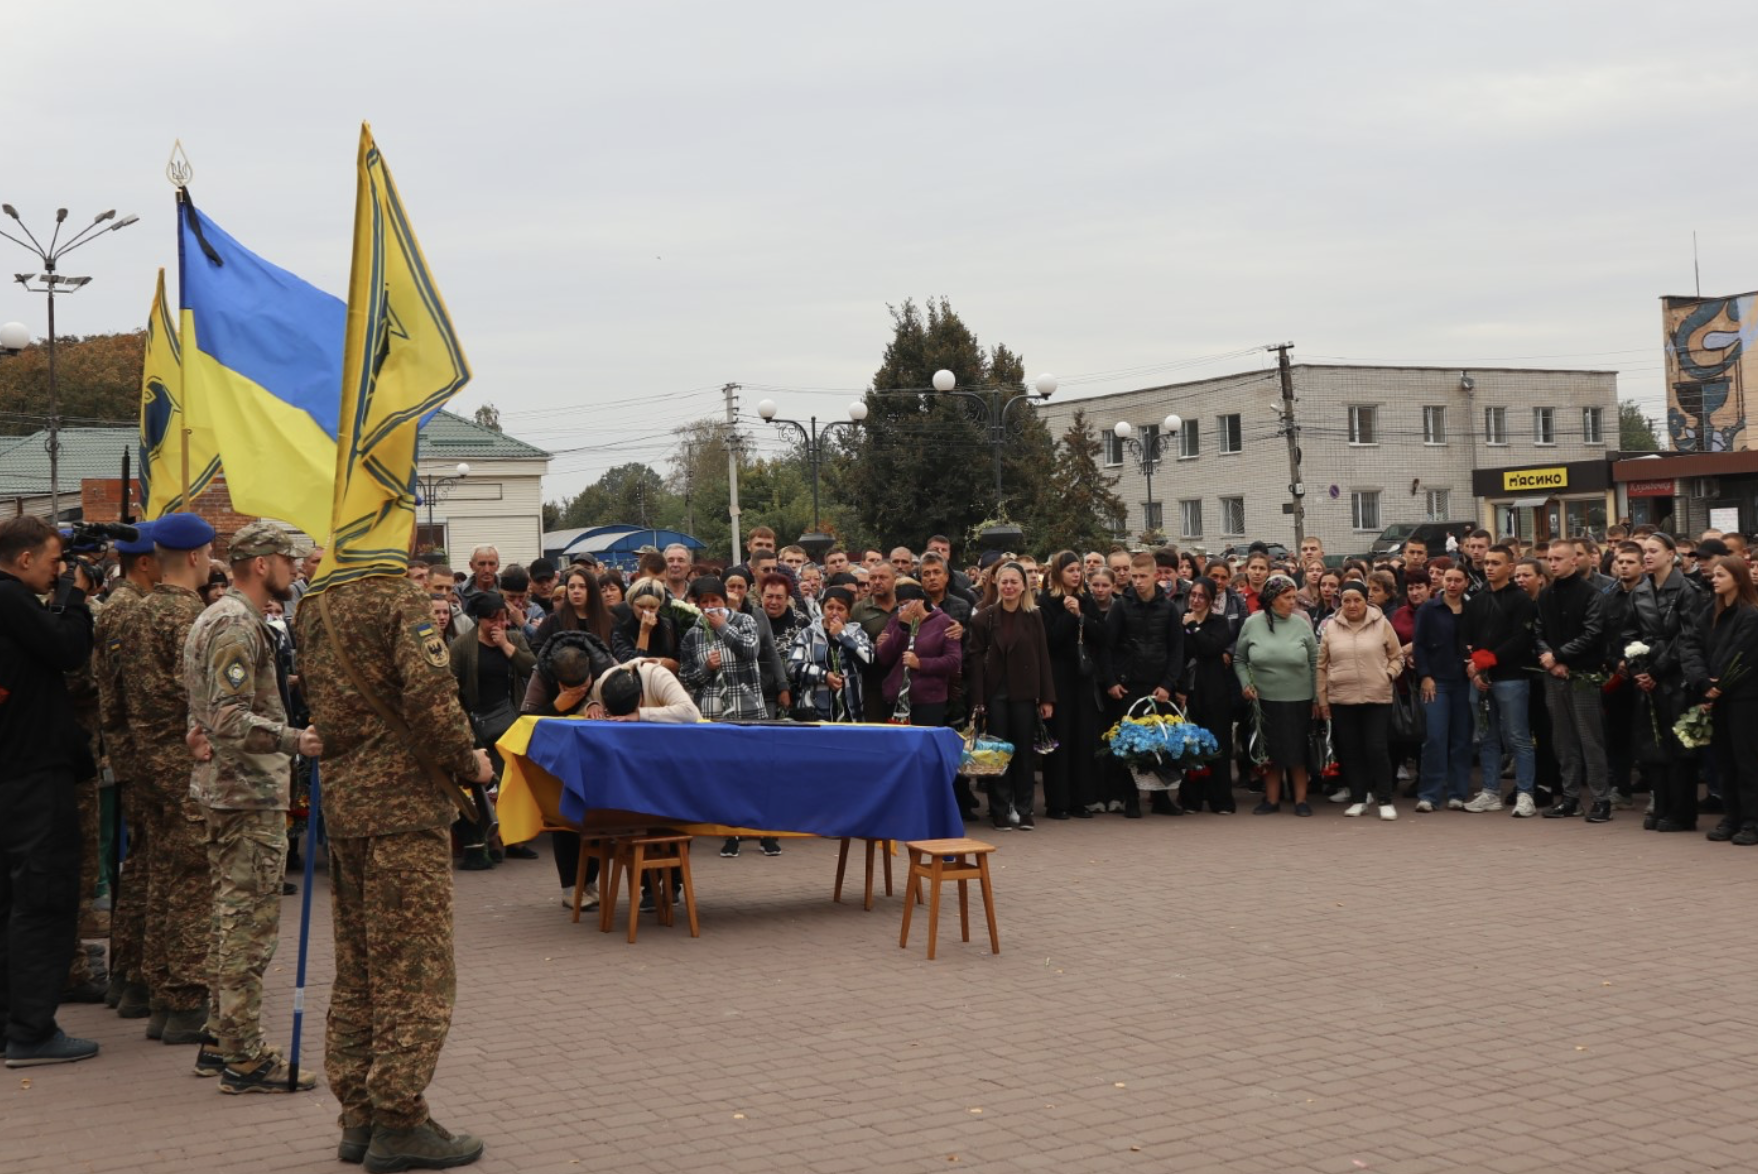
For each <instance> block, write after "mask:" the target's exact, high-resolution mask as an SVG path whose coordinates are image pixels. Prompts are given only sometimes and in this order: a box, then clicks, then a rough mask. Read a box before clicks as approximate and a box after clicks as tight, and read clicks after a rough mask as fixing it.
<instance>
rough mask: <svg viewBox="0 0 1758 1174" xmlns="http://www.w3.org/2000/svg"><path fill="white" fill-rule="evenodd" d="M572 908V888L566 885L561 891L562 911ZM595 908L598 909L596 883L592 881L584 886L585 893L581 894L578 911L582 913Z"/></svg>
mask: <svg viewBox="0 0 1758 1174" xmlns="http://www.w3.org/2000/svg"><path fill="white" fill-rule="evenodd" d="M573 907H574V886H573V885H568V886H566V887H565V888H563V889H562V908H563V909H572V908H573ZM596 908H598V882H597V881H593V882H592V883H591V884H589V885H587V886H586V891H585V892H584V893H582V894H581V896H580V909H581V911H582V912H584V911H585V910H587V909H596Z"/></svg>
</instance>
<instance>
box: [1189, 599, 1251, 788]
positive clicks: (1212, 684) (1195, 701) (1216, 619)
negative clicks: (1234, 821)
mask: <svg viewBox="0 0 1758 1174" xmlns="http://www.w3.org/2000/svg"><path fill="white" fill-rule="evenodd" d="M1232 649H1233V631H1232V627H1231V625H1229V624H1228V623H1227V617H1226V616H1223V615H1222V614H1221V613H1219V612H1217V611H1216V610H1215V585H1214V584H1213V583H1211V582H1209V581H1208V580H1207V579H1193V580H1191V585H1190V610H1189V611H1187V612H1185V613H1184V653H1185V655H1186V656H1187V657H1189V658H1190V668H1189V671H1188V672H1187V673H1186V675H1185V682H1184V687H1185V698H1186V700H1185V716H1187V717H1188V718H1189V719H1190V720H1191V721H1192V722H1194V723H1196V724H1197V725H1199V726H1201V727H1202V728H1203V729H1205V730H1207V731H1208V732H1209V733H1211V734H1213V735H1214V736H1215V741H1216V743H1217V744H1218V745H1219V746H1220V748H1221V753H1220V757H1218V758H1216V759H1215V760H1214V761H1213V762H1208V763H1204V764H1203V765H1202V766H1199V767H1195V768H1193V769H1190V770H1186V771H1185V772H1184V785H1183V786H1182V787H1181V788H1180V795H1179V801H1180V803H1181V804H1182V805H1183V807H1184V809H1185V810H1186V811H1201V810H1202V809H1203V805H1204V804H1205V803H1206V804H1207V805H1208V808H1209V810H1210V811H1212V812H1214V813H1215V814H1217V815H1232V814H1233V813H1234V812H1235V811H1236V810H1238V807H1237V805H1236V804H1235V803H1234V800H1233V779H1232V769H1233V764H1232V759H1233V715H1234V713H1235V712H1236V711H1237V710H1238V708H1239V705H1240V697H1239V680H1238V678H1237V677H1235V676H1234V675H1233V658H1232Z"/></svg>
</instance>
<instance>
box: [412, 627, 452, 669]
mask: <svg viewBox="0 0 1758 1174" xmlns="http://www.w3.org/2000/svg"><path fill="white" fill-rule="evenodd" d="M415 640H416V642H417V643H418V644H420V645H421V651H422V652H423V653H425V654H426V655H427V663H429V664H431V665H433V667H435V668H439V669H443V668H445V667H447V666H448V665H450V664H451V663H452V658H451V657H450V656H448V655H447V654H446V642H445V640H444V638H443V637H441V636H440V634H439V631H438V629H436V628H435V627H434V626H433V621H432V620H422V621H420V622H419V623H417V624H416V625H415Z"/></svg>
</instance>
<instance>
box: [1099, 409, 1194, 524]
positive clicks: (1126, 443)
mask: <svg viewBox="0 0 1758 1174" xmlns="http://www.w3.org/2000/svg"><path fill="white" fill-rule="evenodd" d="M1183 426H1184V421H1183V420H1180V419H1179V418H1178V416H1177V414H1176V413H1174V414H1173V415H1169V416H1167V417H1166V418H1165V419H1164V420H1162V421H1160V430H1159V431H1158V432H1157V433H1155V434H1154V435H1152V436H1150V437H1148V438H1147V439H1146V440H1138V439H1136V438H1135V437H1134V436H1132V435H1130V434H1131V433H1133V432H1134V431H1135V427H1134V426H1133V425H1132V424H1130V422H1129V421H1128V420H1119V421H1117V423H1116V424H1114V425H1112V427H1111V431H1112V432H1113V433H1114V434H1115V435H1116V437H1117V439H1118V440H1120V441H1122V442H1123V447H1124V448H1126V449H1128V450H1129V451H1130V453H1131V454H1133V455H1134V457H1135V460H1136V464H1137V465H1138V466H1140V468H1141V475H1142V476H1143V477H1145V478H1147V482H1148V504H1147V509H1146V510H1144V511H1143V513H1144V514H1146V515H1148V516H1146V517H1143V518H1142V530H1143V531H1144V532H1145V531H1148V530H1153V529H1156V527H1155V526H1154V525H1153V524H1152V522H1151V517H1152V515H1153V512H1154V470H1155V469H1156V468H1158V467H1159V465H1160V456H1161V454H1163V453H1164V452H1165V451H1166V450H1167V449H1168V448H1170V447H1171V446H1172V443H1173V442H1174V441H1176V440H1177V439H1178V430H1179V429H1180V428H1182V427H1183Z"/></svg>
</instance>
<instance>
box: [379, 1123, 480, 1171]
mask: <svg viewBox="0 0 1758 1174" xmlns="http://www.w3.org/2000/svg"><path fill="white" fill-rule="evenodd" d="M481 1156H482V1142H481V1141H480V1140H478V1139H477V1138H474V1137H471V1136H470V1135H469V1134H468V1133H459V1134H453V1133H451V1132H449V1131H448V1130H447V1129H446V1128H445V1127H444V1126H443V1125H441V1124H440V1123H439V1122H437V1121H435V1120H434V1119H433V1118H431V1117H429V1118H428V1119H427V1120H426V1121H424V1122H423V1123H421V1124H420V1125H417V1126H416V1127H415V1128H414V1129H387V1128H385V1127H384V1126H382V1125H375V1126H373V1127H372V1144H371V1145H370V1146H368V1147H367V1150H366V1168H367V1169H368V1170H372V1171H374V1172H375V1174H377V1172H382V1171H394V1170H446V1169H450V1168H451V1167H453V1166H468V1165H469V1164H470V1163H471V1162H474V1161H475V1160H476V1159H477V1158H480V1157H481Z"/></svg>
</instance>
